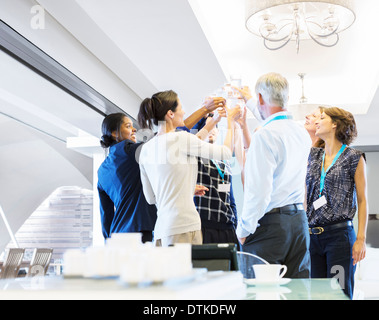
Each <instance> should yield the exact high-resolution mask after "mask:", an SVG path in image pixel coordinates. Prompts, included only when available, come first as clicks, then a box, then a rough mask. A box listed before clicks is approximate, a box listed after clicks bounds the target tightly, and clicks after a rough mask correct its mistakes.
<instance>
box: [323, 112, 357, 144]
mask: <svg viewBox="0 0 379 320" xmlns="http://www.w3.org/2000/svg"><path fill="white" fill-rule="evenodd" d="M324 113H325V114H327V115H328V116H329V117H330V118H331V119H332V122H333V123H335V124H336V125H337V129H336V138H337V139H338V141H340V142H341V143H343V144H346V145H350V144H351V143H352V142H353V141H354V139H355V138H356V137H357V136H358V131H357V125H356V123H355V119H354V116H353V114H352V113H351V112H349V111H346V110H344V109H341V108H337V107H329V108H324Z"/></svg>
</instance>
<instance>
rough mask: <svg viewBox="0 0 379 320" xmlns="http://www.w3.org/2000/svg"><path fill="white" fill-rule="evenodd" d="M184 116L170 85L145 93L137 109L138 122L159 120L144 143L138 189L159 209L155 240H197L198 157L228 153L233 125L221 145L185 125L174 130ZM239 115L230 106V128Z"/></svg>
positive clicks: (162, 243) (163, 242)
mask: <svg viewBox="0 0 379 320" xmlns="http://www.w3.org/2000/svg"><path fill="white" fill-rule="evenodd" d="M183 116H184V111H183V109H182V105H181V102H180V100H179V98H178V96H177V94H176V93H175V92H174V91H171V90H170V91H164V92H158V93H156V94H154V95H153V96H152V97H151V98H147V99H145V100H144V101H143V102H142V104H141V106H140V111H139V114H138V120H139V124H140V126H141V127H142V128H150V129H151V128H152V127H153V124H154V125H156V126H158V133H157V135H156V136H155V137H154V138H152V139H151V140H150V141H148V142H147V143H145V144H144V145H143V147H142V150H141V154H140V169H141V179H142V185H143V191H144V194H145V197H146V199H147V201H148V202H149V203H150V204H156V206H157V209H158V211H157V216H158V217H157V222H156V225H155V229H154V237H155V240H156V245H157V246H168V245H170V244H174V243H178V242H185V243H192V244H201V243H202V234H201V222H200V217H199V214H198V212H197V210H196V207H195V204H194V202H193V195H194V190H195V186H196V180H197V173H198V171H197V170H198V168H197V157H202V158H207V159H215V160H228V159H230V158H231V157H232V152H231V150H232V144H233V141H232V140H233V131H234V130H228V133H227V135H226V138H225V142H224V145H223V146H218V145H212V144H209V143H207V142H204V141H202V140H201V139H199V138H198V137H196V136H195V135H193V134H190V133H188V132H186V131H180V132H177V131H176V128H177V127H181V126H183V125H184V123H183ZM239 116H240V110H237V109H234V110H231V111H230V112H229V114H228V116H227V119H228V127H229V129H234V121H235V119H236V118H238V117H239ZM224 187H225V188H227V187H228V185H225V186H224ZM229 187H230V185H229Z"/></svg>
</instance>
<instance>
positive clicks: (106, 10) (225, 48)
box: [38, 0, 379, 145]
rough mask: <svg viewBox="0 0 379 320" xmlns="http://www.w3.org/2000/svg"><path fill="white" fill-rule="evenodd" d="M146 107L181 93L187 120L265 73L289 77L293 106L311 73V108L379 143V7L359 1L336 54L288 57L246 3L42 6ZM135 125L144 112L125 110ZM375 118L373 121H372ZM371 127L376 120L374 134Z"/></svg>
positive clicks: (143, 0)
mask: <svg viewBox="0 0 379 320" xmlns="http://www.w3.org/2000/svg"><path fill="white" fill-rule="evenodd" d="M38 2H39V3H40V4H41V5H43V6H44V7H45V9H46V10H47V11H48V12H49V13H50V14H51V15H52V16H53V17H54V18H55V19H56V20H57V21H58V22H59V23H61V24H62V25H63V26H64V27H65V28H66V29H67V30H68V31H69V32H71V34H72V35H73V36H74V37H75V38H77V39H78V40H79V41H80V42H81V43H82V44H83V45H84V46H86V48H87V49H88V50H89V51H91V52H92V53H93V54H94V55H95V56H97V57H98V58H99V59H100V60H101V61H102V63H104V64H105V65H107V66H108V67H109V69H111V70H112V71H113V72H114V73H115V74H116V75H117V76H118V77H119V78H120V79H121V80H122V81H123V82H124V83H125V84H126V85H127V86H129V87H130V88H131V89H132V90H133V91H134V92H135V93H136V94H137V95H138V96H139V97H140V98H141V99H143V98H145V97H146V96H150V95H152V94H153V93H154V92H155V91H159V90H166V89H173V90H175V91H177V92H178V93H179V96H180V98H181V100H182V102H183V103H184V107H185V110H186V111H187V114H190V113H191V112H193V111H194V110H195V109H196V108H198V107H199V105H200V103H201V101H202V99H203V98H204V97H206V96H207V95H208V94H210V93H211V92H213V91H214V90H215V89H217V88H218V87H220V86H222V85H223V84H224V83H225V82H226V81H228V80H229V78H230V76H231V75H240V76H241V78H242V81H243V83H244V84H246V85H249V86H251V87H253V86H254V84H255V81H256V79H257V78H258V77H259V76H260V75H261V74H263V73H266V72H269V71H275V72H279V73H282V74H283V75H284V76H285V77H286V78H287V79H288V80H289V82H290V103H297V102H298V100H299V98H300V96H301V82H300V80H299V77H298V75H297V74H298V73H299V72H304V73H306V74H307V75H306V77H305V95H306V96H307V98H308V102H309V103H317V104H327V105H337V106H340V107H343V108H345V109H348V110H350V111H352V112H353V113H354V114H356V115H358V114H360V115H361V116H359V117H358V116H357V117H358V119H357V120H359V121H358V123H359V126H360V127H359V128H358V129H359V132H360V136H359V139H358V140H357V144H360V145H364V144H378V141H379V133H378V132H377V131H378V130H377V129H376V127H377V126H375V125H372V123H373V122H374V123H375V121H376V120H379V112H378V109H379V96H378V94H377V95H375V94H376V92H377V89H378V84H379V63H378V59H377V57H378V56H379V41H377V31H379V19H378V17H377V13H378V12H379V1H378V0H359V1H358V0H356V1H355V13H356V21H355V23H354V24H353V26H352V27H350V28H349V29H348V30H346V31H344V32H343V33H341V35H340V42H339V43H338V44H337V46H336V47H333V48H324V47H321V46H319V45H317V44H316V43H314V42H313V41H311V40H309V41H304V42H301V44H300V52H299V53H298V54H296V49H295V46H294V44H293V43H290V44H288V45H287V46H286V47H284V48H282V49H280V50H279V51H269V50H267V49H266V48H264V46H263V43H262V39H260V38H258V37H257V36H255V35H253V34H250V33H249V32H248V31H247V30H246V28H245V21H244V16H245V8H244V0H159V1H152V0H138V1H135V0H65V1H60V0H38ZM126 111H128V112H129V113H130V114H131V115H133V116H136V115H137V112H138V106H130V109H128V110H126ZM368 111H369V115H368V116H365V114H366V113H367V112H368ZM366 118H367V119H368V122H367V125H366V122H365V121H366Z"/></svg>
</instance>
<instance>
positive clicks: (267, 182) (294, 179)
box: [236, 73, 311, 278]
mask: <svg viewBox="0 0 379 320" xmlns="http://www.w3.org/2000/svg"><path fill="white" fill-rule="evenodd" d="M240 92H241V94H242V96H243V97H244V99H245V101H246V103H247V106H248V108H249V109H250V110H252V111H253V113H254V115H255V117H256V118H257V119H258V120H260V121H261V129H259V130H258V131H257V132H256V133H254V134H253V136H252V138H251V144H250V149H249V151H248V153H247V156H246V164H245V187H244V202H243V211H242V214H241V215H240V217H239V221H238V226H237V231H236V233H237V236H238V238H239V240H240V242H241V244H242V250H243V251H244V252H250V253H253V254H256V255H258V256H260V257H262V258H264V259H265V260H267V261H268V262H269V263H273V264H284V265H286V266H287V268H288V270H287V273H286V275H285V276H286V277H287V278H308V277H309V274H310V256H309V231H308V221H307V216H306V212H305V210H304V207H303V203H304V200H305V177H306V171H307V160H308V155H309V151H310V148H311V139H310V137H309V134H308V132H307V131H306V130H305V129H304V127H303V126H300V125H299V124H298V123H296V122H295V121H293V119H292V116H291V114H290V113H289V112H288V111H287V110H286V105H287V102H288V82H287V80H286V79H285V78H284V77H283V76H281V75H280V74H277V73H268V74H265V75H263V76H261V77H260V78H259V79H258V81H257V83H256V87H255V93H256V96H257V102H254V99H252V97H251V94H250V91H249V89H248V88H244V89H243V90H240Z"/></svg>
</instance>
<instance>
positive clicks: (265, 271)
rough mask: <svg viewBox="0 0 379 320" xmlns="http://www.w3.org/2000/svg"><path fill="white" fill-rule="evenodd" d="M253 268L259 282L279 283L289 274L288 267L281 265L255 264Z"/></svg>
mask: <svg viewBox="0 0 379 320" xmlns="http://www.w3.org/2000/svg"><path fill="white" fill-rule="evenodd" d="M253 268H254V273H255V278H256V279H257V280H258V281H279V280H280V279H281V278H283V277H284V275H285V273H286V272H287V266H285V265H281V264H254V265H253Z"/></svg>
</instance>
